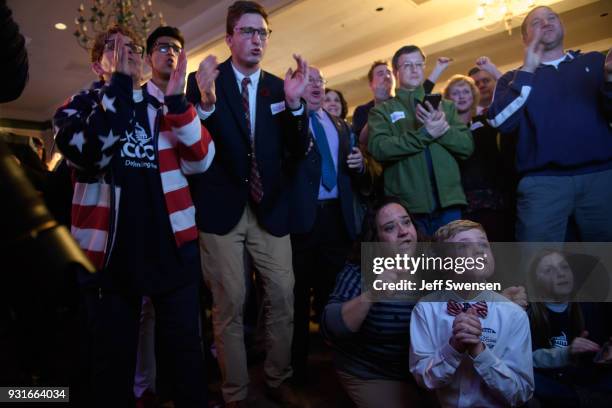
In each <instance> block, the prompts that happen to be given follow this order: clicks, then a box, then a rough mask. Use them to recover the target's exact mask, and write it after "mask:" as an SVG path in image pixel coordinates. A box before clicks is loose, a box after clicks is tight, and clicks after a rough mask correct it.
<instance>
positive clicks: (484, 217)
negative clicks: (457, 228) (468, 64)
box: [444, 75, 514, 242]
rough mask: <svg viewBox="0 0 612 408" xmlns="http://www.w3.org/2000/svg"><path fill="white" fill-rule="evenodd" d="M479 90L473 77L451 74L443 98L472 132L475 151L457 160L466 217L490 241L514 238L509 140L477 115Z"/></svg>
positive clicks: (512, 186) (512, 183) (511, 164)
mask: <svg viewBox="0 0 612 408" xmlns="http://www.w3.org/2000/svg"><path fill="white" fill-rule="evenodd" d="M479 97H480V94H479V92H478V88H476V85H475V84H474V80H473V79H472V78H470V77H468V76H465V75H453V76H452V77H451V78H450V79H449V80H448V82H447V84H446V88H445V89H444V98H446V99H450V100H452V101H453V102H454V103H455V107H456V108H457V113H458V114H459V118H460V119H461V121H462V122H463V123H465V124H466V125H467V126H468V127H469V128H470V130H471V132H472V135H473V136H474V153H472V155H471V156H470V157H469V158H468V159H467V160H464V161H460V162H459V166H460V169H461V183H462V184H463V191H465V196H466V198H467V201H468V206H467V208H466V209H465V214H464V216H465V218H466V219H469V220H471V221H475V222H478V223H479V224H482V226H483V227H484V229H485V231H486V232H487V236H488V237H489V240H490V241H491V242H511V241H514V229H513V228H514V215H513V208H514V206H513V194H512V191H514V181H513V175H512V168H513V157H512V155H513V153H512V150H513V149H512V140H511V139H509V138H508V137H504V138H501V137H500V135H499V134H498V132H497V130H496V129H494V128H492V127H491V126H490V125H489V123H488V122H487V121H486V120H485V119H486V118H485V117H484V115H480V116H476V108H477V107H478V101H479Z"/></svg>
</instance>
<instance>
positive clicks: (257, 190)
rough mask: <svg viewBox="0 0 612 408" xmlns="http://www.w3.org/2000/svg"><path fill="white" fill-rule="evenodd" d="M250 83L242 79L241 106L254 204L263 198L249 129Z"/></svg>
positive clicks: (247, 78)
mask: <svg viewBox="0 0 612 408" xmlns="http://www.w3.org/2000/svg"><path fill="white" fill-rule="evenodd" d="M250 83H251V79H250V78H249V77H244V78H242V84H241V85H242V106H243V107H244V113H245V115H244V116H245V118H246V123H247V131H248V132H249V139H250V140H251V175H250V179H251V183H250V193H251V198H252V199H253V201H254V202H255V203H256V204H259V203H260V202H261V199H262V198H263V186H262V184H261V176H260V175H259V168H258V167H257V159H256V158H255V134H254V132H253V131H252V129H251V110H250V107H249V88H248V85H249V84H250Z"/></svg>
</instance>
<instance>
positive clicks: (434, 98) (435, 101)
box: [415, 93, 442, 110]
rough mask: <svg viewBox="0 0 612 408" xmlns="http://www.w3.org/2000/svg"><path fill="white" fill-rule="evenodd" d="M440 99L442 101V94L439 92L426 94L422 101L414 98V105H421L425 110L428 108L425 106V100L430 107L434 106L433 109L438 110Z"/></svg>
mask: <svg viewBox="0 0 612 408" xmlns="http://www.w3.org/2000/svg"><path fill="white" fill-rule="evenodd" d="M440 101H442V94H439V93H435V94H426V95H425V97H424V98H423V100H422V101H419V100H418V99H415V105H416V106H419V105H421V106H422V107H423V108H425V109H426V110H427V109H428V108H427V103H426V102H429V104H430V105H431V107H432V108H434V109H435V110H438V107H439V106H440Z"/></svg>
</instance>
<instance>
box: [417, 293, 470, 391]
mask: <svg viewBox="0 0 612 408" xmlns="http://www.w3.org/2000/svg"><path fill="white" fill-rule="evenodd" d="M428 311H431V309H430V308H429V307H423V303H418V304H417V305H416V306H415V308H414V309H413V310H412V314H411V316H410V372H411V373H412V375H414V377H415V379H416V381H417V383H418V384H419V385H421V386H422V387H425V388H427V389H428V390H434V389H437V388H442V387H444V386H446V385H448V384H450V383H451V382H452V381H453V379H454V376H455V371H457V367H459V364H460V363H461V359H462V358H463V356H464V355H463V353H459V352H458V351H457V350H455V349H454V348H453V347H452V346H451V345H450V344H449V343H448V340H449V339H433V338H432V331H431V330H430V327H431V326H432V325H435V324H436V316H434V314H433V313H429V315H428V313H427V312H428ZM439 340H442V342H443V345H442V347H440V345H439Z"/></svg>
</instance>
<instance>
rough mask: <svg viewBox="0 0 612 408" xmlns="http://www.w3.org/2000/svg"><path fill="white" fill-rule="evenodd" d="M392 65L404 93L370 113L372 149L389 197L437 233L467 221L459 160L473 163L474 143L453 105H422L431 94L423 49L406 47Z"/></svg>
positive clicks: (423, 228) (420, 226)
mask: <svg viewBox="0 0 612 408" xmlns="http://www.w3.org/2000/svg"><path fill="white" fill-rule="evenodd" d="M392 64H393V73H394V75H395V77H396V79H397V83H398V84H399V89H397V93H396V96H395V97H394V98H391V99H389V100H387V101H385V102H384V103H382V104H379V105H376V106H375V107H374V108H372V110H371V111H370V114H369V117H368V127H369V130H370V139H369V141H368V149H369V150H370V153H371V154H372V156H374V158H375V159H376V160H378V161H380V162H382V163H383V166H384V168H385V170H384V180H385V182H384V184H385V194H387V195H393V196H397V197H399V198H400V199H401V200H402V201H403V202H404V203H405V204H406V206H407V207H408V209H409V210H410V211H411V213H412V215H413V219H414V222H415V223H416V225H417V227H418V229H419V230H421V232H424V233H426V234H429V235H433V234H434V232H435V231H436V230H437V229H438V228H439V227H441V226H442V225H446V224H447V223H449V222H450V221H453V220H457V219H460V218H461V207H462V206H464V205H466V200H465V194H464V193H463V189H462V187H461V175H460V173H459V166H458V164H457V159H460V160H465V159H467V158H468V157H469V156H470V155H471V154H472V151H473V150H474V142H473V140H472V134H471V133H470V130H469V129H468V128H467V127H466V126H465V125H464V124H463V123H461V121H460V120H459V117H458V116H457V112H456V110H455V107H454V105H453V103H452V102H451V101H446V100H443V101H442V102H440V106H439V107H438V109H434V108H433V107H432V106H431V104H430V103H429V102H425V104H424V105H420V104H418V102H420V101H422V100H423V97H424V96H425V91H424V90H423V80H424V77H425V74H424V68H425V56H424V54H423V52H422V51H421V50H420V49H419V48H418V47H417V46H414V45H408V46H404V47H402V48H400V49H399V50H398V51H397V52H396V53H395V55H394V56H393V60H392Z"/></svg>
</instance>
